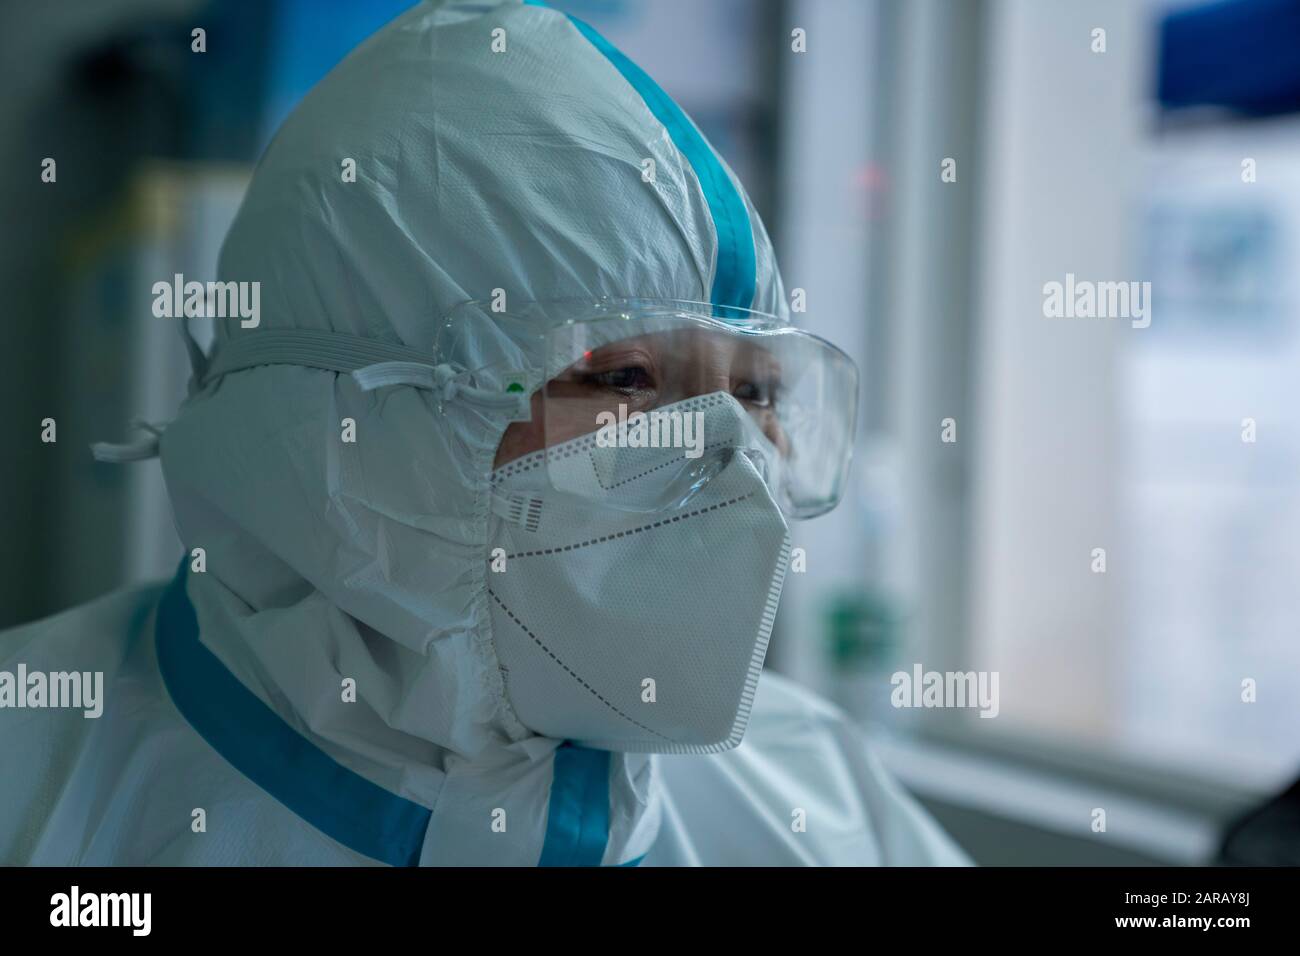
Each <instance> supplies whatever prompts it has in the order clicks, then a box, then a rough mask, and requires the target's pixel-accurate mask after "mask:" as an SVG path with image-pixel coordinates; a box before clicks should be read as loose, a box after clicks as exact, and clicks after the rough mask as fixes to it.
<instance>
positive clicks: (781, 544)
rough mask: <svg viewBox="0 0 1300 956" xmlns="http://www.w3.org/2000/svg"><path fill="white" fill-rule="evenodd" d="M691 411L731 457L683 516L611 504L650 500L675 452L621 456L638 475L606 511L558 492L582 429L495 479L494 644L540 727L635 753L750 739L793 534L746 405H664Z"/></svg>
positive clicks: (513, 697)
mask: <svg viewBox="0 0 1300 956" xmlns="http://www.w3.org/2000/svg"><path fill="white" fill-rule="evenodd" d="M687 406H690V407H701V408H706V409H707V410H706V411H705V412H704V415H705V417H704V420H703V422H704V429H705V432H704V434H705V435H706V436H708V438H709V439H710V440H711V441H712V442H717V441H718V440H719V439H723V441H724V442H725V443H726V444H728V445H729V446H731V447H737V450H735V451H734V452H732V453H731V454H730V456H729V460H727V456H726V455H725V454H724V456H723V460H724V461H725V462H726V464H725V466H724V467H722V468H721V469H720V470H719V471H718V473H717V474H715V475H714V476H713V478H712V479H711V480H709V481H708V482H707V483H706V484H704V486H703V487H702V488H701V489H699V491H698V492H696V493H695V494H694V495H693V496H692V497H691V498H690V499H689V500H688V501H686V502H685V503H684V504H682V505H681V506H680V507H678V508H675V509H672V510H669V511H660V512H637V511H632V510H621V509H620V508H619V507H618V506H617V505H618V504H626V503H627V502H632V501H635V500H636V499H637V498H638V497H639V496H640V497H644V496H645V495H646V493H647V489H646V487H645V486H644V483H648V482H653V481H655V480H656V478H657V477H658V476H661V475H663V474H664V473H666V472H667V471H671V470H672V469H671V467H669V465H670V464H671V460H672V459H674V458H676V459H680V458H681V457H682V450H681V449H661V448H625V449H619V454H620V455H623V454H626V455H627V456H629V458H628V464H630V465H631V466H632V467H630V468H627V469H626V470H624V469H622V468H620V471H624V473H626V474H631V475H636V476H638V477H635V478H633V479H630V480H626V481H624V482H621V483H619V484H618V486H617V487H616V488H614V489H613V490H612V491H611V492H610V495H611V496H620V499H618V500H614V499H611V500H612V502H613V504H612V505H611V506H610V507H599V506H596V505H594V504H593V503H592V502H591V501H590V500H588V499H583V498H580V497H575V496H572V495H566V494H560V493H558V492H556V491H554V490H553V488H554V486H555V484H557V483H558V484H560V485H561V486H562V487H563V486H568V482H567V481H566V480H565V478H566V476H565V475H564V474H562V473H559V472H557V469H566V470H567V469H573V475H572V479H573V480H574V481H575V482H576V481H578V480H580V478H581V475H582V474H583V473H585V474H590V473H591V471H592V469H593V467H594V462H593V460H592V457H591V455H592V453H593V451H594V449H593V448H592V442H591V440H590V436H587V437H585V438H581V439H576V440H575V441H573V442H567V443H565V444H564V445H561V446H556V447H554V448H552V449H550V450H549V452H537V453H534V454H532V455H529V456H526V457H525V458H521V459H519V460H517V461H514V462H511V463H510V464H508V465H505V466H503V467H502V468H500V469H498V470H497V471H496V472H495V473H494V475H493V486H494V491H493V495H492V498H493V503H492V515H491V517H490V519H489V521H490V525H489V541H490V548H491V549H492V552H493V553H495V554H496V555H497V557H498V560H497V563H496V567H498V568H500V567H501V562H500V560H499V559H500V555H501V552H498V551H496V550H495V549H497V548H501V549H503V551H504V553H505V560H504V570H497V571H493V570H492V567H493V565H492V564H491V563H490V564H489V572H488V575H487V586H488V592H489V593H488V597H487V600H488V603H489V605H490V608H491V614H492V634H493V640H494V642H495V645H496V650H497V656H498V658H499V660H500V662H501V668H502V671H503V672H504V675H505V686H506V694H507V696H508V697H509V699H510V702H511V704H512V705H513V707H514V709H515V712H516V714H517V715H518V717H519V719H520V720H521V721H522V722H523V723H524V725H525V726H527V727H529V728H530V729H532V730H534V731H536V732H537V733H539V734H543V735H545V736H548V737H557V738H563V739H567V740H573V741H575V742H576V743H579V744H582V745H584V746H587V747H594V748H598V749H602V750H615V751H631V752H638V753H711V752H715V751H720V750H727V749H730V748H732V747H734V746H736V745H737V744H738V743H740V740H741V738H742V737H743V736H744V733H745V726H746V724H747V723H748V721H749V711H750V705H751V703H752V702H753V697H754V690H755V687H756V686H757V683H758V677H759V673H760V671H761V669H762V665H763V657H764V654H765V653H766V651H767V642H768V638H769V636H770V634H771V631H772V623H773V619H774V618H775V616H776V608H777V602H778V600H779V598H780V595H781V586H782V583H783V581H784V580H785V572H786V566H787V564H788V562H789V557H790V539H789V535H788V531H787V527H786V523H785V519H784V518H783V517H782V515H781V512H780V510H779V509H778V507H777V506H776V503H775V502H774V501H773V499H772V496H771V494H770V492H769V490H768V487H767V485H766V484H765V483H764V481H763V478H762V477H761V476H760V472H759V469H756V468H755V461H758V462H759V463H760V467H762V466H763V464H764V463H767V462H770V461H771V455H772V454H773V453H774V449H772V448H771V445H770V444H767V445H766V447H765V448H761V447H760V445H761V444H762V441H761V440H758V439H756V438H755V430H754V429H753V426H752V424H751V423H750V419H749V416H748V415H747V414H746V412H745V410H744V409H743V408H742V407H741V406H740V405H739V403H738V402H736V401H735V400H734V399H732V398H730V396H727V397H726V401H718V400H717V397H716V396H710V397H709V401H706V402H700V401H699V400H698V399H692V400H690V401H688V402H681V403H678V405H677V406H672V407H677V408H686V407H687ZM728 436H732V437H728ZM740 447H746V448H754V449H755V450H756V452H757V454H756V455H754V457H751V454H747V453H746V452H744V451H741V450H739V448H740ZM602 451H603V452H607V451H608V450H607V449H602ZM548 455H549V466H548ZM657 465H659V466H663V467H660V468H656V466H657ZM548 467H549V473H550V475H549V478H548ZM764 470H765V471H766V470H769V469H767V468H764ZM557 478H558V479H560V480H559V481H558V482H557ZM661 480H662V479H661ZM489 561H490V562H491V559H489Z"/></svg>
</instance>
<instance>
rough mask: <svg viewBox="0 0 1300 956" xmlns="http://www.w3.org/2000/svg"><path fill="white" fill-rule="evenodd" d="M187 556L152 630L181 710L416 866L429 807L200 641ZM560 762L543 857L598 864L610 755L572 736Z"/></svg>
mask: <svg viewBox="0 0 1300 956" xmlns="http://www.w3.org/2000/svg"><path fill="white" fill-rule="evenodd" d="M187 562H188V559H186V560H182V562H181V565H180V568H179V569H178V570H177V572H176V576H175V577H174V578H173V579H172V582H171V584H169V585H168V586H167V589H166V590H165V591H164V592H163V596H162V600H161V602H160V603H159V605H158V616H157V623H156V625H155V631H154V640H155V642H156V645H157V649H158V669H159V671H160V672H161V673H162V679H163V683H164V685H165V686H166V687H167V692H168V694H170V695H171V699H172V701H173V703H175V705H176V709H177V710H179V711H180V712H181V715H182V716H183V717H184V718H185V719H186V720H187V721H188V722H189V724H190V726H191V727H193V728H194V730H195V731H196V732H197V733H198V734H199V736H201V737H202V738H203V739H204V740H205V741H207V742H208V744H209V745H210V746H211V747H212V749H214V750H215V751H216V752H217V753H219V754H221V756H222V757H224V758H225V759H226V761H227V762H228V763H230V765H231V766H233V767H234V768H235V769H236V770H238V771H239V772H240V773H242V774H243V775H244V776H245V777H247V778H248V779H249V780H251V781H252V782H253V783H255V784H257V786H259V787H261V788H262V789H263V790H265V791H266V792H267V793H268V794H270V795H271V796H272V797H274V798H275V799H276V800H278V801H279V802H280V803H282V804H283V805H284V806H286V807H288V808H289V809H290V810H292V811H293V812H294V813H295V814H297V815H298V816H299V817H301V818H302V819H303V820H305V821H306V822H307V823H310V824H311V825H312V826H314V827H315V828H316V829H317V830H320V831H321V832H322V833H324V834H326V835H327V836H329V837H332V838H333V839H335V840H337V841H338V842H339V843H342V844H343V845H344V846H346V847H348V848H350V849H352V850H355V851H356V852H357V853H360V854H361V855H362V856H367V857H370V858H371V859H373V860H378V861H380V862H382V863H388V864H390V865H391V866H417V865H419V862H420V854H421V851H422V849H423V846H424V836H425V831H426V830H427V829H428V826H429V819H430V816H431V813H430V811H429V809H428V808H426V807H422V806H420V805H419V804H417V803H414V802H412V801H410V800H407V799H406V798H404V797H399V796H398V795H397V794H394V793H390V792H389V791H387V790H385V789H384V788H383V787H380V786H378V785H377V784H374V783H371V782H370V781H369V780H367V779H366V778H365V777H362V776H361V775H360V774H357V773H355V772H353V771H351V770H349V769H348V768H347V767H344V766H343V765H342V764H340V763H338V762H337V761H335V760H334V759H333V758H332V757H330V756H329V755H328V754H326V753H325V752H324V751H323V750H321V749H320V748H319V747H317V746H316V745H315V744H313V743H312V742H311V741H310V740H308V739H307V738H306V737H304V736H303V735H302V734H300V733H298V732H297V731H296V730H294V729H293V728H292V727H290V726H289V725H288V724H287V723H285V722H284V720H283V719H282V718H281V717H280V715H279V714H277V713H276V712H275V711H273V710H272V709H271V708H270V707H268V706H267V705H266V704H264V703H263V702H262V701H261V700H260V699H259V698H258V697H257V696H256V695H255V694H254V693H253V692H252V691H250V690H249V689H248V688H247V687H245V686H244V685H243V684H242V683H240V681H239V679H238V678H236V677H235V675H234V674H232V673H230V671H228V670H227V669H226V667H225V665H224V664H222V663H221V660H220V659H219V658H218V657H217V656H216V655H215V654H213V653H212V652H211V651H210V650H208V649H207V648H206V647H204V646H203V643H202V641H200V640H199V625H198V618H197V617H196V615H195V613H194V606H193V605H192V604H190V600H189V596H188V595H187V594H186V593H185V579H186V575H187V573H188V568H187ZM554 761H555V763H554V771H553V779H552V783H551V796H550V804H549V807H548V811H547V820H546V838H545V842H544V843H543V846H542V854H541V858H540V860H539V861H538V865H539V866H599V865H600V863H601V858H602V857H603V856H604V853H605V844H606V843H607V842H608V841H609V764H610V756H609V754H608V753H607V752H606V751H603V750H589V749H587V748H585V747H578V746H575V745H573V744H569V743H565V744H562V745H561V746H560V747H559V748H558V749H557V750H556V751H555V757H554ZM640 862H641V859H640V858H637V859H636V860H633V861H631V862H629V863H624V864H621V865H623V866H635V865H637V864H639V863H640Z"/></svg>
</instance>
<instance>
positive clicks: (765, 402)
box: [731, 382, 781, 408]
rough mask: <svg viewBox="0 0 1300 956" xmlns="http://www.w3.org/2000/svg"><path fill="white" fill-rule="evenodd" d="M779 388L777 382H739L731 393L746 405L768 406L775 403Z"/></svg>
mask: <svg viewBox="0 0 1300 956" xmlns="http://www.w3.org/2000/svg"><path fill="white" fill-rule="evenodd" d="M780 389H781V386H780V383H779V382H741V383H740V384H739V385H737V386H736V387H735V388H734V389H732V392H731V394H732V395H734V396H735V397H736V399H737V400H738V401H741V402H744V403H745V404H746V405H757V406H758V407H760V408H768V407H771V406H775V405H776V400H777V396H778V394H779V393H780Z"/></svg>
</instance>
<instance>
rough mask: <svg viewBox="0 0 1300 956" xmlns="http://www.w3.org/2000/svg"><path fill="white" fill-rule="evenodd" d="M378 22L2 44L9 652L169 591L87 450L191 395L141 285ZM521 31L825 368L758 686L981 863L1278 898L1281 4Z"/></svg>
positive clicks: (1283, 324) (218, 11) (834, 4)
mask: <svg viewBox="0 0 1300 956" xmlns="http://www.w3.org/2000/svg"><path fill="white" fill-rule="evenodd" d="M410 5H411V0H366V2H358V0H264V2H257V3H249V2H243V0H59V2H50V3H42V4H21V5H20V4H7V5H5V6H4V7H3V8H2V9H0V71H3V77H4V79H3V83H2V84H0V88H2V89H3V94H2V95H0V156H2V158H3V162H2V164H0V168H3V169H5V170H6V171H7V174H6V176H5V177H4V178H3V179H2V180H0V193H2V194H3V198H2V199H0V208H3V210H4V217H3V221H4V227H3V232H2V233H0V244H2V248H3V251H2V253H0V275H2V276H3V279H2V280H0V284H2V285H3V288H4V290H5V296H6V299H7V301H8V303H9V304H8V305H7V306H6V307H5V309H6V313H7V322H6V325H7V327H8V328H9V330H10V334H9V336H8V338H7V341H6V343H5V347H4V348H2V349H0V366H2V368H0V380H2V381H3V385H2V386H0V388H2V389H3V394H4V405H5V409H6V414H5V416H4V419H3V423H2V424H0V428H2V429H3V434H4V442H3V447H4V448H5V449H6V456H5V462H4V465H3V467H2V468H0V509H2V510H3V513H4V514H3V520H2V522H0V526H2V527H3V529H4V538H5V545H4V547H3V548H0V629H4V628H8V627H13V626H15V625H19V624H23V623H26V622H30V621H34V620H36V619H38V618H42V617H45V616H48V615H51V614H55V613H57V612H59V611H62V610H65V609H68V608H72V607H74V606H76V605H78V604H82V603H84V602H87V601H89V600H92V599H94V598H96V597H97V596H99V595H102V594H105V593H107V592H110V591H113V590H114V589H117V588H122V587H125V586H128V585H132V584H138V583H141V582H147V581H152V580H162V579H165V578H167V577H169V576H171V574H172V573H173V571H174V569H175V567H176V563H177V561H178V559H179V557H180V555H181V554H182V546H181V543H180V541H179V540H178V538H177V535H176V532H175V530H174V527H173V520H172V514H171V510H170V505H169V501H168V497H167V492H166V489H165V487H164V484H163V480H162V475H161V472H160V470H159V466H158V463H157V462H156V461H144V462H138V463H129V464H125V465H116V464H112V463H106V462H99V461H96V460H94V459H93V458H92V456H91V454H90V451H89V446H90V445H91V444H92V443H94V442H100V441H107V442H122V441H128V440H130V439H131V438H132V437H134V436H135V435H136V434H137V433H135V432H132V431H130V430H129V427H128V423H129V422H131V421H132V420H134V419H139V420H142V421H144V422H147V423H157V424H161V423H165V422H166V421H168V419H169V418H170V417H171V416H172V415H173V414H174V412H175V409H176V407H177V405H178V403H179V402H180V401H181V400H182V399H183V398H184V397H185V394H186V382H187V378H188V375H189V366H188V364H187V360H186V349H185V344H184V342H183V340H182V338H181V337H180V336H179V335H178V334H177V330H176V328H175V323H173V322H168V321H160V320H158V319H157V318H155V317H154V313H153V311H152V306H153V300H154V293H153V291H152V286H153V284H154V281H155V280H156V279H157V278H159V277H170V276H172V275H173V274H184V275H185V276H186V277H188V278H196V279H201V280H211V279H215V278H216V265H217V256H218V252H219V250H220V248H221V244H222V241H223V239H224V237H225V234H226V232H227V230H228V228H229V226H230V224H231V222H232V220H233V219H234V217H235V214H236V212H237V211H238V209H239V205H240V202H241V199H242V198H243V195H244V191H245V188H246V187H247V185H248V183H249V181H250V178H251V176H252V174H253V170H254V168H255V166H256V164H257V162H258V158H259V156H260V155H261V154H262V152H263V150H264V149H265V148H266V147H267V145H268V143H269V142H270V141H271V140H272V138H273V137H274V136H275V134H276V130H277V128H278V127H279V125H280V124H281V122H282V121H283V120H284V118H285V117H286V116H287V115H288V114H289V113H290V111H291V110H292V109H293V108H294V106H295V105H296V104H297V103H298V102H299V101H300V100H301V98H302V97H303V96H304V95H305V94H306V93H307V91H309V90H310V89H311V88H312V87H313V86H314V85H315V84H316V83H317V82H318V81H319V80H320V79H321V78H322V77H323V76H324V75H325V74H326V73H327V72H328V71H329V70H331V69H332V68H333V67H334V66H335V65H336V64H337V63H338V62H339V61H340V60H341V59H342V58H343V57H345V56H346V55H347V54H348V53H349V51H351V50H352V49H353V48H354V47H356V46H357V45H358V44H359V43H361V42H362V41H363V40H364V39H365V38H366V37H367V36H369V35H371V34H372V33H374V32H375V31H376V30H378V29H379V28H380V27H382V26H383V25H384V24H385V23H387V22H388V21H390V20H392V19H393V18H394V17H396V16H398V15H399V14H400V13H402V12H403V11H404V10H405V9H406V8H408V7H409V6H410ZM550 5H551V6H553V7H556V8H559V9H560V10H562V11H564V12H567V13H571V14H574V15H576V16H578V17H580V18H581V19H582V20H585V21H586V22H587V23H589V24H591V25H592V26H593V27H594V28H595V29H596V30H598V31H599V32H600V33H601V34H603V35H604V36H605V37H606V38H607V39H608V40H609V41H610V42H611V43H613V44H614V45H615V46H617V47H618V48H619V49H621V50H622V51H624V52H625V53H626V54H627V55H628V56H629V57H631V58H632V59H633V60H635V61H636V63H638V64H640V66H641V67H642V68H644V69H645V71H646V72H647V73H649V74H650V75H651V76H653V77H654V78H655V79H656V80H657V81H658V83H659V84H660V85H661V86H662V87H663V88H664V90H666V91H667V92H668V93H669V94H670V95H671V96H672V97H673V98H674V99H675V100H676V101H677V102H678V103H679V104H680V105H681V106H682V108H683V109H684V110H685V111H686V113H687V114H689V116H690V117H691V118H692V119H693V120H694V122H695V123H696V124H697V125H698V127H699V129H700V130H701V131H702V132H703V133H704V135H705V136H706V137H707V138H708V140H709V141H710V142H711V143H712V144H713V145H714V146H715V147H716V148H717V150H718V151H719V153H720V154H721V155H722V156H723V157H724V158H725V160H726V162H727V163H728V164H729V165H730V167H731V169H732V170H734V171H735V173H736V175H737V176H738V178H739V179H740V180H741V181H742V182H743V183H744V184H745V186H746V188H747V190H748V192H749V196H750V197H751V199H752V201H753V204H754V206H755V207H756V208H757V210H758V213H759V214H760V215H761V216H762V219H763V221H764V222H765V223H766V225H767V229H768V232H769V233H770V235H771V238H772V242H773V244H774V246H775V249H776V253H777V258H778V262H779V264H780V270H781V273H782V277H783V279H784V284H785V290H786V292H787V294H788V295H789V296H790V301H791V307H792V311H793V313H794V318H795V320H796V322H797V323H798V324H800V325H803V326H804V327H806V328H808V329H810V330H811V331H813V332H816V333H817V334H819V335H821V336H824V337H825V338H827V339H829V340H830V341H832V342H834V343H836V344H837V345H838V346H839V347H840V348H842V349H843V350H844V351H846V352H847V353H848V354H849V355H850V356H851V357H852V358H853V359H854V360H855V362H856V363H857V366H858V368H859V369H860V373H861V378H860V389H859V402H860V405H859V410H858V411H859V413H858V421H857V428H858V434H857V436H856V446H855V451H854V458H853V464H852V471H851V473H850V484H849V487H848V489H847V491H846V493H845V496H844V499H843V501H842V503H841V504H840V506H839V508H838V509H837V510H836V511H835V512H834V513H832V514H829V515H826V516H823V517H820V518H815V519H813V520H810V521H804V522H798V523H797V524H794V525H793V526H792V529H791V534H792V544H793V545H794V547H795V548H796V555H797V558H798V560H796V562H795V564H794V565H792V567H791V573H790V574H789V575H788V577H787V581H786V588H785V593H784V595H783V597H782V600H781V604H780V610H779V614H778V616H777V621H776V625H775V630H774V632H773V636H772V640H771V645H770V648H769V652H768V656H767V661H766V665H765V666H766V667H767V668H768V669H769V670H772V671H776V672H780V673H782V674H784V675H787V676H788V677H790V678H792V679H793V680H794V681H796V682H798V683H800V684H803V685H805V686H806V687H808V688H811V689H812V690H814V691H816V692H818V693H820V694H822V695H824V696H825V697H827V698H829V699H830V700H831V701H833V702H834V703H835V704H836V705H838V706H839V707H840V708H842V709H843V710H844V711H845V712H846V713H847V714H848V715H849V716H850V717H851V718H852V719H853V720H854V721H855V722H858V723H860V724H861V725H862V726H863V727H865V728H867V733H868V736H869V738H870V739H871V740H872V742H873V743H874V745H875V748H876V754H877V756H878V757H879V759H880V760H881V762H882V763H883V764H884V766H885V767H886V768H887V769H888V770H889V771H891V772H892V773H893V775H895V776H896V777H897V779H898V780H899V781H900V782H901V783H902V784H903V786H904V787H905V788H906V789H907V790H908V791H910V792H911V793H912V794H913V795H914V796H915V797H916V798H917V799H918V800H919V801H920V802H921V803H922V804H923V805H924V806H925V807H926V808H927V809H928V810H929V811H930V813H931V814H932V815H933V816H934V818H935V819H936V820H937V821H938V822H939V824H940V825H941V826H942V827H943V828H944V829H945V830H946V831H947V832H948V833H949V834H950V835H951V836H952V838H953V839H954V840H955V842H956V843H958V844H959V845H960V846H961V847H962V848H963V849H964V850H965V851H966V853H967V854H969V856H970V857H971V859H973V860H974V861H975V862H976V863H979V864H983V865H991V866H997V865H1033V866H1094V865H1110V866H1128V865H1171V866H1182V865H1202V864H1277V863H1289V864H1296V863H1300V823H1297V821H1298V820H1300V788H1297V787H1296V781H1297V778H1298V777H1300V639H1298V638H1300V411H1298V410H1300V375H1297V368H1300V267H1298V266H1300V56H1298V55H1297V42H1300V41H1297V40H1296V38H1297V37H1300V0H1213V2H1206V0H552V2H551V3H550ZM196 26H200V27H202V28H203V30H204V31H205V38H206V41H205V42H206V45H205V49H204V51H203V54H202V56H198V55H194V53H193V52H192V41H191V37H192V31H193V30H194V28H195V27H196ZM50 157H57V180H56V181H57V184H58V188H57V189H52V188H49V186H48V182H49V179H48V178H46V179H44V180H43V178H42V177H43V176H45V175H46V172H47V166H46V165H45V161H46V160H47V158H50ZM1085 286H1087V292H1088V294H1087V295H1086V296H1084V295H1083V293H1082V291H1081V290H1084V287H1085ZM1094 288H1095V289H1096V290H1097V295H1096V297H1095V298H1094V297H1093V295H1092V290H1093V289H1094ZM1120 293H1122V295H1121V294H1120ZM1085 299H1086V301H1085ZM1107 302H1109V304H1110V305H1111V306H1123V307H1125V308H1124V309H1122V310H1120V311H1118V312H1116V311H1114V310H1112V311H1111V312H1110V313H1108V312H1107V310H1106V308H1104V305H1105V304H1106V303H1107ZM1081 303H1082V304H1081ZM1058 306H1059V307H1058ZM1099 306H1100V307H1099ZM1090 308H1091V313H1090V312H1089V309H1090ZM204 321H205V320H197V321H195V322H194V323H192V324H193V326H194V331H195V333H196V334H197V335H199V336H200V337H203V336H204V335H208V336H210V335H211V331H210V329H207V330H205V329H204V328H203V327H202V326H203V323H204ZM50 420H52V421H53V422H54V423H56V426H57V441H37V440H36V436H37V435H39V434H41V433H42V431H43V430H45V429H46V425H45V424H44V423H46V422H48V421H50ZM932 672H935V673H939V674H952V673H958V674H974V675H978V679H977V680H975V681H973V682H972V684H971V685H970V686H971V687H972V688H974V687H976V686H978V688H979V690H980V693H979V694H978V698H979V699H978V704H979V706H971V704H972V702H971V701H967V702H966V703H967V706H931V704H930V703H929V702H927V697H926V695H925V694H923V693H922V686H923V685H925V684H926V683H927V681H926V677H925V675H927V674H929V673H932ZM1099 811H1100V812H1099Z"/></svg>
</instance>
